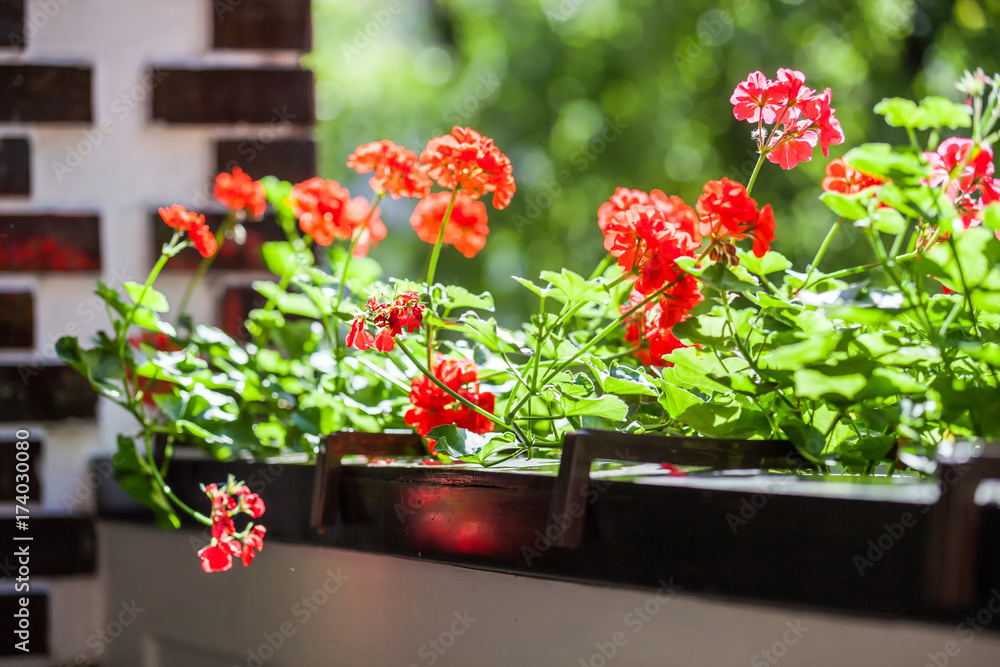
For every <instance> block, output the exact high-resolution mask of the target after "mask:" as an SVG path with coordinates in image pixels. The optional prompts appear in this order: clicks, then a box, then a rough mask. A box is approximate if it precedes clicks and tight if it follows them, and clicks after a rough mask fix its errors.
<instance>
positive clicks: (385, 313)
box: [344, 291, 424, 352]
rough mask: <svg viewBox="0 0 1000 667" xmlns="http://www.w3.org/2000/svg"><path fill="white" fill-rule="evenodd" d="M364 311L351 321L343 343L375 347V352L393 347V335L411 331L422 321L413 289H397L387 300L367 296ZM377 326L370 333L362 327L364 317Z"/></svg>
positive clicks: (421, 310)
mask: <svg viewBox="0 0 1000 667" xmlns="http://www.w3.org/2000/svg"><path fill="white" fill-rule="evenodd" d="M366 308H367V311H368V313H367V314H359V315H357V316H356V317H355V318H354V320H353V321H352V322H351V329H350V331H349V332H348V333H347V338H346V339H345V341H344V342H345V343H346V344H347V346H348V347H353V348H354V349H356V350H367V349H369V348H371V347H375V349H376V350H378V351H379V352H391V351H392V350H394V349H395V347H396V340H395V338H396V336H399V335H400V334H402V333H403V330H404V329H405V330H406V331H408V332H409V333H413V332H414V331H416V330H417V329H419V328H420V325H421V324H422V323H423V317H424V305H423V304H422V303H420V295H419V294H417V293H416V292H413V291H406V292H401V293H400V294H398V295H397V296H396V298H394V299H392V300H391V301H386V300H385V299H384V297H383V296H382V295H381V294H379V295H376V296H373V297H371V298H370V299H368V303H367V306H366ZM369 317H370V318H371V322H372V324H373V325H374V326H375V327H376V328H377V329H378V333H377V334H376V335H375V336H374V337H373V336H372V335H371V334H370V333H368V331H367V330H366V328H365V327H366V326H367V323H368V318H369Z"/></svg>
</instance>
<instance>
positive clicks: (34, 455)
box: [0, 437, 42, 503]
mask: <svg viewBox="0 0 1000 667" xmlns="http://www.w3.org/2000/svg"><path fill="white" fill-rule="evenodd" d="M18 442H27V443H28V448H27V449H24V450H20V449H18V448H17V443H18ZM19 451H23V452H27V456H28V458H27V460H24V455H22V456H21V459H18V452H19ZM41 458H42V442H41V440H36V439H32V438H30V437H29V438H27V439H26V440H20V441H19V440H17V439H15V438H4V439H3V440H0V501H5V502H10V501H13V500H14V499H15V498H20V497H23V496H27V498H28V501H29V502H33V503H37V502H38V501H39V500H41V486H40V484H39V482H38V480H39V478H40V476H41V469H40V468H39V466H41ZM18 463H21V464H22V465H21V470H18V467H17V465H18ZM24 464H27V470H26V471H25V465H24ZM18 475H27V476H28V481H27V482H26V483H27V485H28V488H27V493H25V488H24V486H23V484H25V482H24V481H23V478H22V479H21V480H20V481H19V480H18V477H17V476H18ZM19 484H21V485H22V486H21V488H20V489H18V485H19Z"/></svg>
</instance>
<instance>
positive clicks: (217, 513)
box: [198, 477, 267, 572]
mask: <svg viewBox="0 0 1000 667" xmlns="http://www.w3.org/2000/svg"><path fill="white" fill-rule="evenodd" d="M202 488H203V489H204V491H205V493H206V494H207V495H208V497H209V499H210V500H211V501H212V513H211V520H212V541H211V543H210V544H209V545H208V546H207V547H205V548H203V549H202V550H200V551H199V552H198V556H199V557H201V568H202V569H203V570H204V571H205V572H224V571H226V570H228V569H230V568H231V567H232V566H233V557H234V556H236V557H238V558H240V559H241V560H242V561H243V565H244V566H246V565H249V564H250V561H252V560H253V558H254V556H255V555H256V554H257V552H258V551H261V550H262V549H263V548H264V534H265V533H266V532H267V529H266V528H264V526H261V525H253V524H251V525H249V526H247V527H246V528H245V529H244V530H243V531H242V532H237V531H236V526H235V523H234V522H233V517H234V516H235V515H237V514H240V513H245V514H249V515H250V516H251V517H252V518H254V519H256V518H259V517H260V516H261V515H262V514H263V513H264V501H263V500H261V499H260V496H258V495H257V494H256V493H251V491H250V489H248V488H247V487H246V485H244V484H243V483H242V482H236V481H234V480H233V479H232V478H231V477H230V479H229V482H228V483H227V484H225V485H223V488H221V489H220V488H219V486H218V485H216V484H210V485H208V486H207V487H202ZM237 496H238V497H239V500H237V498H236V497H237Z"/></svg>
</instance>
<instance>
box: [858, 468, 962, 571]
mask: <svg viewBox="0 0 1000 667" xmlns="http://www.w3.org/2000/svg"><path fill="white" fill-rule="evenodd" d="M970 465H971V464H970V463H964V464H962V465H960V466H955V467H950V466H949V467H947V468H945V469H944V472H943V473H942V475H941V486H942V489H941V490H942V492H943V491H944V489H945V488H947V487H949V486H952V485H954V484H956V483H958V480H960V479H962V477H963V476H964V475H965V473H966V472H967V471H968V469H969V466H970ZM920 491H921V492H922V493H923V494H925V495H926V497H927V502H926V503H923V506H922V507H921V508H920V510H919V511H918V512H917V513H916V514H914V513H913V512H903V513H902V514H901V515H900V516H899V520H898V521H894V522H891V523H884V524H882V532H881V533H880V534H879V535H878V536H876V537H874V538H872V539H869V540H868V541H867V542H866V543H865V550H864V551H863V552H860V553H857V554H855V555H854V556H852V557H851V564H852V565H853V566H854V568H855V569H856V570H857V571H858V576H861V577H863V576H865V573H866V571H867V570H870V569H871V568H873V567H875V564H876V563H878V562H879V561H881V560H882V558H884V557H885V555H886V554H887V553H888V552H890V551H892V549H893V547H895V546H896V545H897V544H899V542H900V541H901V540H902V539H903V538H904V537H905V536H906V535H907V533H908V532H909V531H910V529H911V528H913V527H914V526H916V525H917V522H918V515H919V516H924V515H926V514H927V513H929V512H930V511H931V508H933V507H934V501H935V497H934V496H935V495H936V494H935V489H934V488H932V487H929V486H928V487H924V488H921V489H920Z"/></svg>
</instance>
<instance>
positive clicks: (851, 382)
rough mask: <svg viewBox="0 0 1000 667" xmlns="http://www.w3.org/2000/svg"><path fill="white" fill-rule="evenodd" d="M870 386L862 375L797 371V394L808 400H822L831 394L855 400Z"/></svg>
mask: <svg viewBox="0 0 1000 667" xmlns="http://www.w3.org/2000/svg"><path fill="white" fill-rule="evenodd" d="M867 384H868V379H867V378H866V377H865V376H864V375H862V374H861V373H848V374H846V375H826V374H824V373H822V372H820V371H816V370H812V369H808V368H802V369H799V370H797V371H795V392H796V393H797V394H798V395H800V396H804V397H806V398H815V399H820V398H822V397H824V396H827V395H829V394H837V395H840V396H843V397H844V398H848V399H851V398H854V397H855V396H857V395H858V394H859V393H861V391H862V390H863V389H864V388H865V385H867Z"/></svg>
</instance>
